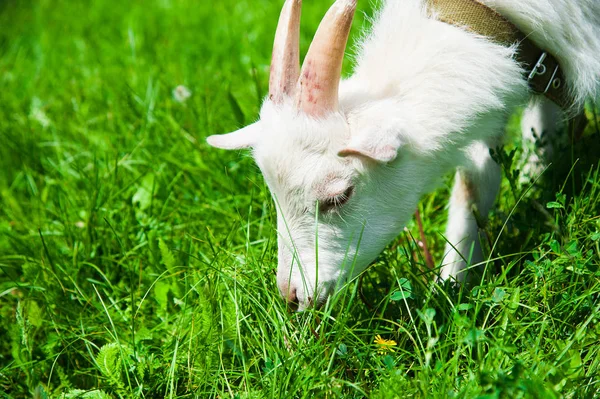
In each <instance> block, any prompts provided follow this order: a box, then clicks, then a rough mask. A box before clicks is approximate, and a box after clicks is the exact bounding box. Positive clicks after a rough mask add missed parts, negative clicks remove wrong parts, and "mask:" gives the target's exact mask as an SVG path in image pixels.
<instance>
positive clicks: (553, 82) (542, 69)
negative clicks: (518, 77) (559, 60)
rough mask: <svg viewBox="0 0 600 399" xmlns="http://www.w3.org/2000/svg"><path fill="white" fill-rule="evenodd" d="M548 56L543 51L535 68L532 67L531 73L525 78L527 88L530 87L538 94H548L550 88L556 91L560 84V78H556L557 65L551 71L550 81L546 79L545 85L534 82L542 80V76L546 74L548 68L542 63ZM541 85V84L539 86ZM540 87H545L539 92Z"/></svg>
mask: <svg viewBox="0 0 600 399" xmlns="http://www.w3.org/2000/svg"><path fill="white" fill-rule="evenodd" d="M547 56H548V53H546V52H545V51H544V52H542V55H540V58H539V59H538V60H537V62H536V64H535V66H534V67H533V69H532V70H531V72H530V73H529V75H528V76H527V83H529V87H531V89H532V90H533V91H535V92H536V93H538V94H546V93H548V90H550V87H552V88H554V89H558V88H559V87H560V86H561V84H562V82H561V81H560V78H557V77H556V74H557V73H558V68H559V65H558V64H556V66H555V67H554V70H553V71H552V75H550V79H548V81H547V83H546V84H545V85H544V84H543V83H542V82H539V81H538V82H537V83H536V82H534V79H535V80H539V78H543V76H544V75H546V73H547V72H548V67H547V66H546V64H544V61H545V60H546V57H547ZM539 83H542V84H539ZM541 87H545V88H544V89H543V90H540V89H539V88H541Z"/></svg>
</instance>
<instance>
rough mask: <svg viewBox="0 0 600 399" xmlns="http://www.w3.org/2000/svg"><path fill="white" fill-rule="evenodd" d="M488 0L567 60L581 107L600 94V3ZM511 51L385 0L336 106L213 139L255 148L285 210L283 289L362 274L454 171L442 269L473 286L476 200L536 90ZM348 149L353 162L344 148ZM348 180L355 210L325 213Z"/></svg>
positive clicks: (309, 296)
mask: <svg viewBox="0 0 600 399" xmlns="http://www.w3.org/2000/svg"><path fill="white" fill-rule="evenodd" d="M484 2H485V3H486V4H489V5H490V6H492V7H494V8H497V9H498V10H499V11H501V12H502V13H504V15H506V16H507V17H508V18H509V19H512V20H513V22H514V23H515V24H517V25H519V26H520V28H521V29H523V30H524V31H525V32H527V33H528V34H529V33H530V34H531V37H532V38H533V39H534V40H536V41H538V44H539V45H541V46H545V47H547V48H548V49H549V50H551V51H553V52H554V54H555V55H556V56H557V57H559V59H560V60H561V61H563V64H564V67H565V73H566V74H567V80H568V82H569V84H570V87H571V90H572V92H573V93H574V95H575V97H576V99H577V104H576V106H580V105H581V104H582V102H583V100H584V99H585V98H586V97H588V96H592V95H596V94H597V91H598V86H599V84H598V77H599V76H600V57H598V54H600V34H599V32H598V27H599V26H600V20H599V18H600V2H599V1H598V0H579V1H577V2H574V1H573V2H568V1H566V0H530V1H526V2H524V1H520V0H487V1H484ZM513 55H514V48H506V47H503V46H499V45H496V44H493V43H492V42H490V41H489V40H487V39H485V38H483V37H478V36H477V35H474V34H472V33H469V32H466V31H464V30H463V29H460V28H457V27H455V26H451V25H448V24H445V23H442V22H439V21H436V20H434V19H429V18H428V17H427V13H426V12H425V10H424V7H423V2H422V1H421V0H388V1H387V2H385V4H384V5H383V7H382V8H381V10H380V11H379V12H378V14H377V16H376V18H375V20H374V22H373V27H372V30H371V31H370V32H368V33H367V34H366V35H365V37H364V38H363V40H362V41H361V44H360V51H359V55H358V57H357V63H356V66H355V70H354V73H353V75H352V76H351V77H350V78H349V79H347V80H345V81H343V82H342V83H341V86H340V107H341V109H340V111H339V112H338V113H335V114H331V115H329V116H327V117H325V118H322V119H318V120H317V119H313V118H310V117H308V116H306V115H304V114H302V113H299V112H298V111H297V110H296V108H295V107H294V105H293V99H289V101H288V102H286V103H285V104H283V105H280V106H276V105H274V104H272V103H271V102H270V101H268V100H267V101H266V102H265V104H264V106H263V108H262V110H261V115H260V116H261V120H260V122H258V124H257V128H259V129H260V130H261V134H258V135H257V134H254V133H255V132H256V130H255V128H254V127H253V129H252V131H253V132H254V133H253V134H252V135H249V136H252V137H251V138H248V139H244V138H243V137H242V138H240V135H235V134H232V135H231V136H223V138H222V140H221V141H219V142H218V143H217V144H215V145H216V146H219V147H221V148H240V147H246V146H252V147H253V148H254V157H255V159H256V162H257V163H258V165H259V167H260V168H261V170H262V172H263V174H264V176H265V180H266V181H267V183H268V185H269V187H270V189H271V191H272V193H273V197H274V199H275V201H276V204H277V212H278V232H279V266H278V276H277V279H278V284H279V287H280V289H281V290H282V291H288V290H290V289H291V288H293V290H294V293H295V297H296V298H297V300H298V302H299V304H300V309H303V308H305V307H307V306H310V305H311V304H313V303H322V302H323V301H324V300H325V299H326V298H327V296H328V295H329V294H330V293H331V292H332V291H334V290H335V289H336V288H337V287H339V286H340V285H341V284H343V283H344V282H345V281H346V280H347V279H348V278H349V277H352V276H354V275H356V274H358V273H360V272H361V271H362V270H364V269H365V267H366V266H367V265H368V264H369V263H370V262H371V261H372V260H373V259H374V258H375V257H376V256H377V255H378V254H379V253H380V252H381V251H382V250H383V249H384V247H385V246H386V245H387V244H388V243H389V241H390V240H392V239H393V238H394V237H395V236H396V235H397V234H398V232H399V231H401V229H402V227H403V226H404V225H405V223H406V222H407V221H408V220H409V218H410V217H411V216H412V214H413V212H414V210H415V209H416V206H417V202H418V201H419V198H420V197H421V195H423V194H424V193H426V192H428V191H429V190H431V189H432V188H433V187H435V185H436V184H437V183H438V182H439V180H440V178H441V177H442V176H444V175H445V174H447V173H449V172H451V171H452V170H454V169H456V168H458V169H459V172H458V173H457V177H456V181H457V185H456V187H455V189H454V190H453V194H452V198H451V201H450V217H449V225H448V229H447V233H446V236H447V238H448V239H449V241H450V244H452V245H449V246H448V247H447V259H446V262H447V265H446V266H445V267H444V268H443V269H442V270H441V277H442V278H444V279H458V280H463V279H464V275H465V273H461V271H463V270H464V268H465V266H467V263H466V261H465V259H466V260H469V259H468V258H469V253H470V252H471V248H472V249H473V250H472V254H473V256H472V257H471V259H470V260H471V263H475V262H478V261H480V260H481V250H480V247H479V241H478V237H477V235H478V228H477V225H476V222H475V220H474V217H473V216H472V208H473V206H475V207H477V209H478V210H479V212H480V213H481V214H482V215H484V216H485V214H486V213H487V212H488V211H489V209H490V208H491V206H492V205H493V202H494V198H495V195H496V191H497V188H498V185H499V181H500V179H499V168H498V166H497V165H496V164H495V163H494V162H493V161H492V160H491V158H490V156H489V153H488V150H487V148H488V147H489V146H495V145H496V144H497V143H499V142H500V140H501V137H502V135H503V131H504V124H505V121H506V119H507V116H508V115H509V114H510V113H511V112H513V111H514V108H515V107H516V106H518V105H521V104H524V103H525V102H526V101H527V99H528V98H529V96H530V93H529V92H528V89H527V85H526V82H525V80H524V79H523V71H522V70H521V67H520V65H519V64H518V63H517V62H515V61H514V59H513ZM257 136H258V137H257ZM228 137H230V138H228ZM343 150H346V151H344V154H346V155H348V156H346V157H340V156H338V153H339V152H340V151H343ZM350 185H354V186H355V189H354V194H353V195H352V197H351V198H350V200H349V201H348V202H347V203H346V204H345V205H343V206H342V207H340V208H339V209H337V210H334V211H333V212H328V213H326V214H321V215H317V212H316V209H317V201H320V202H321V203H322V202H323V201H326V200H327V199H328V198H331V197H332V196H335V195H337V194H339V192H343V191H344V189H345V188H347V187H348V186H350ZM317 244H318V245H317ZM454 248H456V249H457V250H458V251H459V252H460V254H459V253H457V252H456V251H455V249H454ZM283 294H284V295H287V294H286V292H283Z"/></svg>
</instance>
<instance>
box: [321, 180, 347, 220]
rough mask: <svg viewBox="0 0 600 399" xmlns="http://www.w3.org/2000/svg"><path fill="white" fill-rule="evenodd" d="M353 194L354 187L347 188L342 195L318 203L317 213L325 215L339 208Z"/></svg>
mask: <svg viewBox="0 0 600 399" xmlns="http://www.w3.org/2000/svg"><path fill="white" fill-rule="evenodd" d="M353 193H354V186H349V187H348V188H347V189H346V191H344V192H343V193H341V194H338V195H334V196H333V197H329V198H326V199H324V200H322V201H319V212H321V213H325V212H330V211H333V210H336V209H339V208H341V207H342V206H343V205H344V204H345V203H346V202H348V200H349V199H350V197H351V196H352V194H353Z"/></svg>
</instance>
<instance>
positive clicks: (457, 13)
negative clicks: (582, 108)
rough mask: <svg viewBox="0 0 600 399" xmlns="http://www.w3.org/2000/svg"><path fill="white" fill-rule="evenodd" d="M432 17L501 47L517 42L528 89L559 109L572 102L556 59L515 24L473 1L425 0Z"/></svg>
mask: <svg viewBox="0 0 600 399" xmlns="http://www.w3.org/2000/svg"><path fill="white" fill-rule="evenodd" d="M427 2H428V4H429V7H430V13H431V15H432V17H434V18H436V19H437V20H439V21H442V22H445V23H448V24H451V25H456V26H459V27H462V28H464V29H466V30H468V31H471V32H474V33H476V34H478V35H481V36H486V37H488V38H489V39H490V40H492V41H494V42H496V43H498V44H502V45H505V46H512V45H514V44H517V55H516V59H517V61H519V63H521V65H522V66H523V68H524V69H525V71H526V74H527V82H528V83H529V87H530V88H531V90H532V91H533V92H535V93H538V94H543V95H545V96H546V97H548V98H549V99H550V100H552V101H554V102H555V103H556V104H558V105H559V106H560V107H561V108H563V109H569V108H570V107H571V105H572V101H571V99H570V97H569V95H568V92H567V90H566V87H565V86H566V85H565V78H564V75H563V72H562V69H561V67H560V65H559V63H558V60H557V59H556V58H555V57H554V56H553V55H552V54H550V53H548V52H547V51H545V50H543V49H541V48H540V47H538V46H537V45H536V44H535V43H533V42H532V41H531V40H529V39H528V38H527V37H526V36H525V35H524V34H523V32H521V31H520V30H519V29H518V28H517V27H516V26H515V25H513V24H512V23H511V22H510V21H508V20H507V19H506V18H504V17H503V16H502V15H500V14H499V13H498V12H496V11H494V10H492V9H491V8H489V7H487V6H486V5H484V4H482V3H480V2H479V1H477V0H427Z"/></svg>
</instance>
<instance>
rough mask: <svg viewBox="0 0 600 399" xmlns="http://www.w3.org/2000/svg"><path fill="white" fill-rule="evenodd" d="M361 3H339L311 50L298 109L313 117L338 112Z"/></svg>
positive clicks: (304, 67)
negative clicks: (344, 67) (346, 53)
mask: <svg viewBox="0 0 600 399" xmlns="http://www.w3.org/2000/svg"><path fill="white" fill-rule="evenodd" d="M356 1H357V0H337V1H336V2H335V3H334V4H333V5H332V6H331V8H330V9H329V11H327V14H325V17H323V20H322V21H321V24H320V25H319V29H317V33H316V34H315V37H314V39H313V41H312V43H311V45H310V48H309V49H308V54H307V55H306V58H305V60H304V64H303V65H302V71H301V72H300V79H299V81H298V86H299V95H298V108H299V109H301V110H302V111H304V112H305V113H307V114H309V115H313V116H321V115H325V114H327V113H328V112H333V111H335V110H337V109H338V89H339V84H340V77H341V74H342V61H343V60H344V51H345V50H346V42H347V41H348V35H349V33H350V27H351V26H352V19H353V18H354V11H355V10H356Z"/></svg>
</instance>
